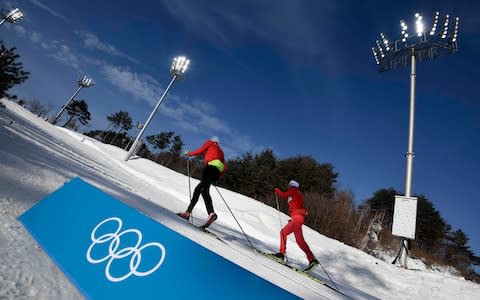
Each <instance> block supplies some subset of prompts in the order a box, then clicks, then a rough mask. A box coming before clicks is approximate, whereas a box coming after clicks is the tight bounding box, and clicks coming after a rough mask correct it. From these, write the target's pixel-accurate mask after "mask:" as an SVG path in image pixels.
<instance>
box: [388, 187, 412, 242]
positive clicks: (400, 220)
mask: <svg viewBox="0 0 480 300" xmlns="http://www.w3.org/2000/svg"><path fill="white" fill-rule="evenodd" d="M416 223H417V198H415V197H404V196H397V195H396V196H395V209H394V211H393V226H392V234H393V235H396V236H401V237H404V238H409V239H412V240H413V239H414V238H415V227H416Z"/></svg>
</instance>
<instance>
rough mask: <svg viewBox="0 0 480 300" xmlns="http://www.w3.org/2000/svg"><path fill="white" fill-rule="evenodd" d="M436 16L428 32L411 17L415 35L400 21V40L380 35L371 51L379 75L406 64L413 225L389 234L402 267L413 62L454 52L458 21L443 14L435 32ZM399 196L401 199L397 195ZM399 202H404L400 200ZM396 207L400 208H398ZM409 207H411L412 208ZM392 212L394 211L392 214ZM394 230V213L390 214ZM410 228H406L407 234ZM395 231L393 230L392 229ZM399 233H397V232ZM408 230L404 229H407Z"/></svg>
mask: <svg viewBox="0 0 480 300" xmlns="http://www.w3.org/2000/svg"><path fill="white" fill-rule="evenodd" d="M439 16H440V13H439V12H436V13H435V15H434V17H433V19H432V25H431V27H430V29H429V30H426V28H425V26H424V23H423V17H422V16H421V15H420V14H418V13H417V14H415V34H414V35H412V36H409V34H408V31H407V30H408V26H407V24H406V23H405V21H403V20H401V21H400V26H401V29H402V31H401V33H402V37H401V39H400V40H397V41H394V42H391V41H389V40H388V38H387V36H386V35H385V34H384V33H381V34H380V37H381V41H379V40H377V41H376V47H373V48H372V52H373V55H374V57H375V61H376V63H377V65H378V66H379V71H380V72H386V71H390V70H393V69H397V68H401V67H404V66H407V65H408V64H410V66H411V72H410V117H409V130H408V148H407V152H406V158H407V163H406V174H405V196H404V198H408V199H410V200H414V212H413V213H412V215H413V214H414V215H415V216H414V220H408V221H407V222H410V224H413V234H410V233H408V234H401V233H400V234H396V233H395V232H394V229H392V233H393V234H394V235H398V236H400V237H402V242H401V247H400V252H399V255H398V257H400V263H401V265H402V267H404V268H407V238H414V237H415V223H416V198H414V197H411V196H412V174H413V158H414V155H415V154H414V152H413V136H414V124H415V78H416V76H417V75H416V63H417V62H421V61H426V60H432V59H434V58H437V57H440V56H444V55H448V54H452V53H455V52H457V51H458V48H457V34H458V24H459V18H458V17H457V18H455V20H454V22H450V15H448V14H447V15H445V18H444V22H443V23H441V24H440V25H439V26H438V27H439V28H438V30H437V25H438V21H439ZM398 197H401V196H398ZM399 199H400V200H408V199H401V198H399ZM395 202H396V203H395V208H397V196H396V200H395ZM398 207H401V206H400V205H399V206H398ZM412 207H413V206H412ZM394 213H395V212H394ZM393 222H394V228H395V227H396V226H395V222H396V221H395V214H394V221H393ZM411 227H412V226H409V228H410V229H409V230H410V231H411V230H412V229H411ZM395 231H397V230H395ZM400 231H401V230H398V232H400ZM407 231H408V230H407Z"/></svg>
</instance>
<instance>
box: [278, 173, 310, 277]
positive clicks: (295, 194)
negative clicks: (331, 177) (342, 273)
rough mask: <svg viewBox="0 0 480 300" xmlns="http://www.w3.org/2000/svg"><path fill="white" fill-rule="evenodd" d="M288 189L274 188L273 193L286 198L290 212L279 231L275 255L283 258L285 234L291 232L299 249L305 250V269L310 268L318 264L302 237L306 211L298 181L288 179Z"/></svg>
mask: <svg viewBox="0 0 480 300" xmlns="http://www.w3.org/2000/svg"><path fill="white" fill-rule="evenodd" d="M288 186H289V187H288V190H287V191H285V192H284V191H282V190H280V189H279V188H275V194H276V195H278V196H279V197H280V198H283V199H287V201H288V211H289V213H290V217H291V220H290V221H289V222H288V224H287V225H285V227H283V228H282V230H281V231H280V252H278V253H277V254H275V256H276V257H278V258H281V259H284V257H285V252H286V249H287V236H288V235H289V234H291V233H292V232H293V234H294V235H295V240H296V241H297V244H298V246H299V247H300V249H302V250H303V252H305V254H306V255H307V259H308V267H307V268H306V269H305V270H307V271H308V270H310V269H312V268H313V267H314V266H315V265H318V263H319V262H318V260H317V259H316V258H315V255H313V253H312V251H311V250H310V247H309V246H308V244H307V242H305V239H304V238H303V232H302V225H303V223H304V222H305V217H306V216H307V214H308V212H307V209H306V208H305V206H304V204H303V195H302V193H300V191H299V190H298V187H299V183H298V182H296V181H295V180H290V182H289V184H288Z"/></svg>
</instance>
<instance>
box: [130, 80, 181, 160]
mask: <svg viewBox="0 0 480 300" xmlns="http://www.w3.org/2000/svg"><path fill="white" fill-rule="evenodd" d="M175 79H177V75H173V78H172V80H171V81H170V83H169V84H168V86H167V88H166V89H165V91H164V92H163V95H162V97H160V99H159V100H158V102H157V105H155V108H154V109H153V111H152V113H151V114H150V116H149V117H148V119H147V121H146V122H145V124H144V125H143V127H142V130H140V133H139V134H138V135H137V138H136V139H135V142H133V145H132V147H131V148H130V151H128V153H127V156H126V157H125V161H127V160H129V159H130V157H131V156H132V155H133V154H134V152H135V151H136V148H137V146H138V143H139V141H140V138H141V137H142V134H143V132H144V131H145V129H146V128H147V126H148V123H150V120H151V119H152V118H153V115H154V114H155V112H156V111H157V109H158V107H159V106H160V104H162V101H163V98H165V96H166V95H167V93H168V90H169V89H170V87H171V86H172V84H173V82H174V81H175Z"/></svg>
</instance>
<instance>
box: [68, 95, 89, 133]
mask: <svg viewBox="0 0 480 300" xmlns="http://www.w3.org/2000/svg"><path fill="white" fill-rule="evenodd" d="M65 110H66V111H67V114H68V116H69V117H68V119H67V121H66V122H65V124H63V127H67V126H68V127H70V128H74V127H75V123H76V121H79V122H80V123H81V124H82V125H86V124H88V121H90V112H89V111H88V105H87V103H86V102H85V101H84V100H73V101H71V102H70V103H69V104H68V105H67V107H66V108H65Z"/></svg>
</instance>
